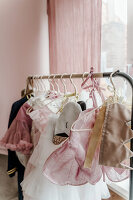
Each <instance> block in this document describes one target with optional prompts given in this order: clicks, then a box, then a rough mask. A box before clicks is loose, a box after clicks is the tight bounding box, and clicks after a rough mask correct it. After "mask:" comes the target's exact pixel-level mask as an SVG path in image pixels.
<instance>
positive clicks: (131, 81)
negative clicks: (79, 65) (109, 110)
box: [28, 71, 133, 200]
mask: <svg viewBox="0 0 133 200" xmlns="http://www.w3.org/2000/svg"><path fill="white" fill-rule="evenodd" d="M111 73H112V72H104V73H93V77H94V78H107V77H108V78H109V77H110V75H111ZM89 74H90V73H84V74H62V75H61V74H51V75H47V76H29V77H28V80H33V79H53V78H55V79H60V78H63V79H65V78H70V77H71V78H82V77H84V78H85V77H87V76H88V75H89ZM115 76H119V77H122V78H125V79H126V80H127V81H128V82H129V84H130V86H131V88H132V112H131V129H132V130H133V79H132V77H131V76H129V75H128V74H126V73H124V72H120V71H117V72H116V73H114V74H113V77H115ZM130 149H131V151H133V139H132V140H131V144H130ZM130 166H131V167H133V158H131V159H130ZM129 200H133V170H131V171H130V188H129Z"/></svg>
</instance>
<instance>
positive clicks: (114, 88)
mask: <svg viewBox="0 0 133 200" xmlns="http://www.w3.org/2000/svg"><path fill="white" fill-rule="evenodd" d="M116 72H119V70H116V71H114V72H112V73H111V74H110V82H111V84H112V86H113V90H114V96H116V87H115V84H114V82H113V79H112V77H113V75H114V74H115V73H116Z"/></svg>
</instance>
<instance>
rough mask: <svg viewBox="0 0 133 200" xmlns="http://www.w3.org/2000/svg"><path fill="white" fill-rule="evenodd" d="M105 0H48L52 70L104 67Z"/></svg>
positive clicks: (55, 71)
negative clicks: (102, 43)
mask: <svg viewBox="0 0 133 200" xmlns="http://www.w3.org/2000/svg"><path fill="white" fill-rule="evenodd" d="M101 11H102V0H48V17H49V38H50V73H51V74H52V73H55V74H56V73H65V72H67V73H83V72H85V71H89V70H90V67H91V66H93V67H94V70H95V71H100V63H101Z"/></svg>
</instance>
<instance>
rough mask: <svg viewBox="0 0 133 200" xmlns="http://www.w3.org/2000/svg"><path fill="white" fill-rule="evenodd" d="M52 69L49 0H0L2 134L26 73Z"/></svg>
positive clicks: (0, 120)
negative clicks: (50, 65) (47, 10)
mask: <svg viewBox="0 0 133 200" xmlns="http://www.w3.org/2000/svg"><path fill="white" fill-rule="evenodd" d="M48 69H49V50H48V19H47V13H46V0H19V1H18V0H12V1H10V0H1V1H0V93H1V97H0V138H1V137H2V135H4V133H5V131H6V129H7V124H8V118H9V112H10V109H11V105H12V103H13V102H14V101H16V100H17V99H19V98H20V91H21V90H22V89H23V88H25V82H26V77H27V76H28V75H31V74H45V73H48V71H49V70H48Z"/></svg>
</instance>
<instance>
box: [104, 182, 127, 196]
mask: <svg viewBox="0 0 133 200" xmlns="http://www.w3.org/2000/svg"><path fill="white" fill-rule="evenodd" d="M108 187H109V189H111V190H112V191H113V192H115V193H116V194H118V195H119V196H121V197H122V198H124V199H127V200H128V197H129V179H127V180H125V181H122V182H118V183H114V182H112V183H108Z"/></svg>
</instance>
